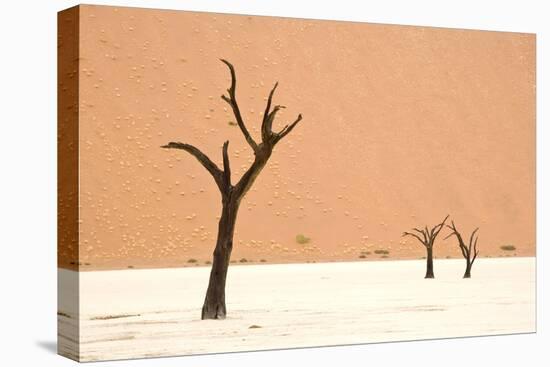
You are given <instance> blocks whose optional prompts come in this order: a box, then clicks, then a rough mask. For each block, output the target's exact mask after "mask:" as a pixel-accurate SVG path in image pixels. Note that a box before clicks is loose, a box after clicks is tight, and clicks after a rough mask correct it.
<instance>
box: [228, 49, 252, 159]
mask: <svg viewBox="0 0 550 367" xmlns="http://www.w3.org/2000/svg"><path fill="white" fill-rule="evenodd" d="M220 60H221V61H222V62H223V63H224V64H225V65H227V67H228V68H229V72H230V73H231V86H230V87H229V89H228V90H227V93H228V94H229V97H228V96H226V95H222V96H221V97H222V99H223V100H224V101H225V102H227V103H228V104H229V106H231V108H232V109H233V114H234V115H235V119H236V120H237V125H239V128H240V129H241V132H242V133H243V135H244V138H245V139H246V141H247V142H248V145H250V147H251V148H252V150H253V151H254V153H256V151H257V150H258V144H256V142H255V141H254V139H253V138H252V136H251V135H250V133H249V132H248V129H247V128H246V125H245V124H244V120H243V117H242V115H241V111H240V109H239V105H238V103H237V97H236V96H235V90H236V87H237V77H236V76H235V68H234V67H233V65H231V63H230V62H229V61H227V60H224V59H220Z"/></svg>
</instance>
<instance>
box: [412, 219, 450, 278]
mask: <svg viewBox="0 0 550 367" xmlns="http://www.w3.org/2000/svg"><path fill="white" fill-rule="evenodd" d="M448 218H449V216H448V215H447V216H446V217H445V219H443V222H441V223H439V224H438V225H436V226H434V227H433V228H432V229H428V226H426V227H425V228H424V229H418V228H413V229H412V231H413V232H403V237H405V236H412V237H414V238H416V239H417V240H418V241H420V243H422V244H423V245H424V247H426V252H427V256H426V276H425V277H424V278H433V277H434V261H433V247H434V244H435V239H436V238H437V235H438V234H439V232H441V229H443V227H444V226H445V222H446V221H447V219H448Z"/></svg>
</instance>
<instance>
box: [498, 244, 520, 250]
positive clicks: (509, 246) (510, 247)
mask: <svg viewBox="0 0 550 367" xmlns="http://www.w3.org/2000/svg"><path fill="white" fill-rule="evenodd" d="M500 249H501V250H504V251H514V250H515V249H516V246H513V245H504V246H500Z"/></svg>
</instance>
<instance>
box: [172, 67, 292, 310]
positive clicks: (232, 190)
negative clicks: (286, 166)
mask: <svg viewBox="0 0 550 367" xmlns="http://www.w3.org/2000/svg"><path fill="white" fill-rule="evenodd" d="M221 61H222V62H223V63H224V64H225V65H227V67H228V68H229V72H230V73H231V86H230V87H229V89H227V95H225V94H224V95H222V96H221V98H222V99H223V100H224V101H225V102H226V103H227V104H228V105H229V106H230V107H231V109H232V110H233V114H234V115H235V119H236V120H237V125H238V126H239V128H240V130H241V132H242V134H243V135H244V138H245V139H246V142H247V143H248V145H250V148H252V151H253V152H254V156H255V157H254V162H253V163H252V164H251V165H250V167H249V168H248V170H247V171H246V172H245V173H244V174H243V175H242V177H241V178H240V179H239V181H238V182H237V183H236V184H232V183H231V169H230V165H229V156H228V152H227V150H228V146H229V142H228V141H226V142H225V143H224V144H223V148H222V155H223V169H220V168H219V167H218V166H217V165H216V164H215V163H214V162H213V161H212V160H211V159H210V158H209V157H208V156H206V155H205V154H204V153H203V152H201V151H200V150H199V149H198V148H196V147H194V146H193V145H190V144H186V143H179V142H170V143H168V144H167V145H164V146H162V148H168V149H181V150H184V151H186V152H187V153H189V154H191V155H192V156H194V157H195V158H196V159H197V160H198V161H199V162H200V163H201V164H202V165H203V166H204V168H206V170H207V171H208V172H209V173H210V174H211V175H212V177H213V178H214V181H215V182H216V185H217V186H218V188H219V190H220V193H221V199H222V213H221V217H220V220H219V223H218V238H217V241H216V247H215V249H214V254H213V261H212V270H211V272H210V280H209V283H208V289H207V291H206V297H205V300H204V305H203V307H202V319H203V320H205V319H224V318H225V316H226V307H225V283H226V278H227V269H228V267H229V260H230V257H231V251H232V249H233V234H234V231H235V223H236V220H237V212H238V210H239V205H240V203H241V200H242V199H243V197H244V196H245V194H246V193H247V192H248V190H249V189H250V187H251V186H252V184H253V183H254V181H255V180H256V178H257V177H258V175H259V174H260V172H261V171H262V169H263V168H264V167H265V165H266V163H267V161H268V160H269V157H271V154H272V152H273V148H275V146H276V145H277V143H278V142H279V141H281V139H283V138H284V137H285V136H286V135H288V134H290V132H291V131H292V130H293V129H294V128H295V127H296V125H298V123H299V122H300V121H301V120H302V115H301V114H299V115H298V117H297V118H296V120H294V122H292V123H290V124H288V125H286V126H285V127H284V128H283V129H282V130H280V131H279V132H274V131H273V130H272V128H273V121H274V120H275V116H276V115H277V112H278V111H280V110H281V109H282V108H284V106H280V105H275V106H273V107H272V106H271V103H272V99H273V94H274V93H275V89H277V85H278V83H275V85H274V86H273V88H272V89H271V92H270V93H269V97H268V98H267V105H266V107H265V112H264V114H263V118H262V125H261V142H260V143H257V142H256V141H255V140H254V138H253V137H252V136H251V135H250V133H249V132H248V129H247V128H246V125H245V122H244V120H243V117H242V115H241V111H240V109H239V105H238V103H237V97H236V94H235V92H236V86H237V79H236V76H235V69H234V68H233V65H231V63H229V62H228V61H226V60H223V59H222V60H221Z"/></svg>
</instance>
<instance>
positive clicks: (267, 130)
mask: <svg viewBox="0 0 550 367" xmlns="http://www.w3.org/2000/svg"><path fill="white" fill-rule="evenodd" d="M278 85H279V83H278V82H277V83H275V85H274V86H273V89H271V92H269V97H268V98H267V104H266V106H265V111H264V117H263V119H262V140H263V141H264V142H266V141H268V140H269V139H270V138H271V135H272V133H273V131H272V130H271V127H272V124H273V119H270V118H269V116H270V115H271V111H270V110H271V101H272V100H273V94H274V93H275V90H276V89H277V86H278ZM275 108H276V107H275Z"/></svg>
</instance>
